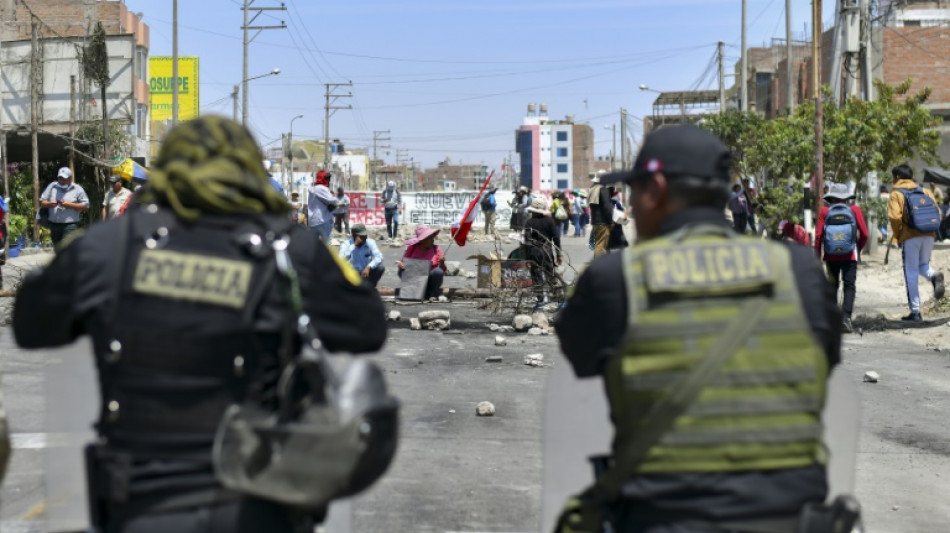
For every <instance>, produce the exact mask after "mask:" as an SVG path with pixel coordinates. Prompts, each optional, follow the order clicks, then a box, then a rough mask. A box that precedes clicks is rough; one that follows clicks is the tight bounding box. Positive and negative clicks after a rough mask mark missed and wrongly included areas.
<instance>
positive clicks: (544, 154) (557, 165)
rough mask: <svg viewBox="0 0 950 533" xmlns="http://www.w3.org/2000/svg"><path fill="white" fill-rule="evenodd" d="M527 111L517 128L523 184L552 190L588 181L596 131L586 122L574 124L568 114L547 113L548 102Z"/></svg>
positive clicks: (570, 187)
mask: <svg viewBox="0 0 950 533" xmlns="http://www.w3.org/2000/svg"><path fill="white" fill-rule="evenodd" d="M535 109H536V108H535V105H534V104H528V114H527V116H526V117H525V118H524V122H523V123H522V126H521V127H520V128H519V129H518V130H517V131H516V132H515V151H516V152H518V154H519V156H520V163H521V165H520V168H521V181H520V185H523V186H525V187H528V188H529V189H531V190H541V191H550V190H554V189H558V190H564V189H572V188H574V184H575V183H577V184H578V185H579V186H580V185H583V184H584V183H586V178H587V177H588V176H589V175H590V173H591V172H593V168H594V132H593V130H592V129H591V127H590V126H588V125H586V124H575V123H574V117H573V116H572V115H568V116H567V117H565V118H564V119H563V120H559V119H552V118H550V117H548V114H547V111H548V110H547V105H546V104H543V103H542V104H540V105H539V106H538V107H537V112H536V111H535Z"/></svg>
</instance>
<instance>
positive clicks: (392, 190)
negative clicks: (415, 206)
mask: <svg viewBox="0 0 950 533" xmlns="http://www.w3.org/2000/svg"><path fill="white" fill-rule="evenodd" d="M379 199H380V201H382V202H383V216H385V217H386V235H387V236H388V237H389V239H390V240H392V239H395V238H396V237H398V236H399V210H400V209H401V208H402V195H401V194H400V193H399V191H397V190H396V182H395V181H390V182H389V183H387V184H386V189H385V190H383V193H382V194H381V195H380V197H379Z"/></svg>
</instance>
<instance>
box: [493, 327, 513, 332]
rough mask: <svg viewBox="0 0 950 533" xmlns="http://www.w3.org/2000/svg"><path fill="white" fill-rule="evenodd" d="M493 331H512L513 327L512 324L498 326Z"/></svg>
mask: <svg viewBox="0 0 950 533" xmlns="http://www.w3.org/2000/svg"><path fill="white" fill-rule="evenodd" d="M495 331H498V333H514V331H515V328H514V326H498V329H497V330H495Z"/></svg>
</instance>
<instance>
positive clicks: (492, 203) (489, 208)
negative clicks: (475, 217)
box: [479, 185, 498, 235]
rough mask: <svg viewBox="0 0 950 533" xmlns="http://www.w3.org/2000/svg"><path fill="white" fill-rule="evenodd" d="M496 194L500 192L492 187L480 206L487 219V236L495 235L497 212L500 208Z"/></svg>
mask: <svg viewBox="0 0 950 533" xmlns="http://www.w3.org/2000/svg"><path fill="white" fill-rule="evenodd" d="M496 192H498V187H495V186H494V185H492V186H491V188H490V189H488V192H486V193H485V196H484V197H482V200H481V203H480V204H479V207H481V209H482V216H484V217H485V235H493V234H494V233H495V211H496V210H497V208H498V201H497V200H495V193H496Z"/></svg>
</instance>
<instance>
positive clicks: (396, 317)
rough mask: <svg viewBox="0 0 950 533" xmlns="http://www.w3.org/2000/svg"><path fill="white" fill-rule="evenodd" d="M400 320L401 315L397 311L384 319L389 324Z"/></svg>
mask: <svg viewBox="0 0 950 533" xmlns="http://www.w3.org/2000/svg"><path fill="white" fill-rule="evenodd" d="M400 318H402V313H400V312H399V311H390V312H389V314H388V315H387V316H386V319H387V320H389V321H390V322H397V321H398V320H399V319H400Z"/></svg>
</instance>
